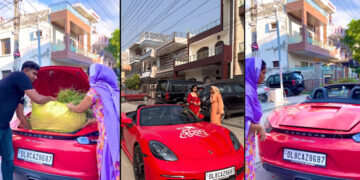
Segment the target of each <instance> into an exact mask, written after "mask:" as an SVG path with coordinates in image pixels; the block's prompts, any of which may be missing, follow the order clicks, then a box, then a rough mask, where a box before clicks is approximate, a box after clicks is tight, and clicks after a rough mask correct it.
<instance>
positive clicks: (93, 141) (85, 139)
mask: <svg viewBox="0 0 360 180" xmlns="http://www.w3.org/2000/svg"><path fill="white" fill-rule="evenodd" d="M76 141H77V142H78V143H79V144H97V139H94V138H91V137H88V136H80V137H78V138H76Z"/></svg>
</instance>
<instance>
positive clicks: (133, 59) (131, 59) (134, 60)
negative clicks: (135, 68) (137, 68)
mask: <svg viewBox="0 0 360 180" xmlns="http://www.w3.org/2000/svg"><path fill="white" fill-rule="evenodd" d="M137 62H140V56H138V55H135V56H131V57H130V60H129V64H133V63H137Z"/></svg>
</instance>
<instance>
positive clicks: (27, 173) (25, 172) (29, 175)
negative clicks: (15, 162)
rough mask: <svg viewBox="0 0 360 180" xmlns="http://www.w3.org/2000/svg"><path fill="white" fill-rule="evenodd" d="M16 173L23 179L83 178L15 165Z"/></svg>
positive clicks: (65, 179)
mask: <svg viewBox="0 0 360 180" xmlns="http://www.w3.org/2000/svg"><path fill="white" fill-rule="evenodd" d="M14 173H15V174H18V175H19V176H20V177H21V178H23V179H52V180H81V179H80V178H74V177H67V176H59V175H54V174H48V173H43V172H39V171H34V170H30V169H26V168H22V167H19V166H15V167H14ZM83 179H86V177H84V178H83Z"/></svg>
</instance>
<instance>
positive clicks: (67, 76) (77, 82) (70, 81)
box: [12, 66, 97, 139]
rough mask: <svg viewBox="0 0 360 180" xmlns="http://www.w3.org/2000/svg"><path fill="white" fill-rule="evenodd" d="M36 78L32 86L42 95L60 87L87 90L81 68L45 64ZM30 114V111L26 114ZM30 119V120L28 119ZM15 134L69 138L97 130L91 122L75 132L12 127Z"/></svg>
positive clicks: (87, 86) (53, 91) (54, 92)
mask: <svg viewBox="0 0 360 180" xmlns="http://www.w3.org/2000/svg"><path fill="white" fill-rule="evenodd" d="M37 77H38V78H37V80H35V81H34V82H33V86H34V88H35V89H36V90H37V91H38V92H39V93H40V94H41V95H44V96H54V97H57V94H58V93H59V91H60V90H62V89H69V88H73V89H75V90H79V91H80V92H83V93H86V92H87V91H88V90H89V81H88V77H87V75H86V74H85V72H84V71H83V70H82V69H81V68H77V67H67V66H46V67H41V68H40V70H39V71H38V76H37ZM28 116H30V113H29V114H28ZM30 121H31V120H30ZM12 130H13V132H14V133H15V134H22V135H28V136H33V137H44V138H60V139H71V138H76V137H79V136H84V135H89V134H93V133H96V132H97V124H96V123H95V122H94V123H91V124H89V125H88V126H86V127H84V128H82V129H80V130H79V131H77V132H75V133H59V132H49V131H39V130H26V129H23V128H20V127H15V128H12Z"/></svg>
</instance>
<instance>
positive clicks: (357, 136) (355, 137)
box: [352, 133, 360, 143]
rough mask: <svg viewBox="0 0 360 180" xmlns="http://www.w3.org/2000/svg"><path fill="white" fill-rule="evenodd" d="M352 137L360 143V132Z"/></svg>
mask: <svg viewBox="0 0 360 180" xmlns="http://www.w3.org/2000/svg"><path fill="white" fill-rule="evenodd" d="M352 138H353V140H354V141H355V142H358V143H360V133H358V134H355V135H353V136H352Z"/></svg>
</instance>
